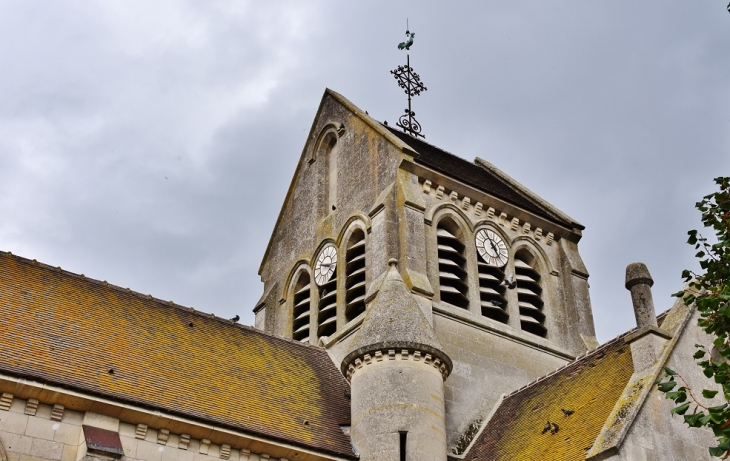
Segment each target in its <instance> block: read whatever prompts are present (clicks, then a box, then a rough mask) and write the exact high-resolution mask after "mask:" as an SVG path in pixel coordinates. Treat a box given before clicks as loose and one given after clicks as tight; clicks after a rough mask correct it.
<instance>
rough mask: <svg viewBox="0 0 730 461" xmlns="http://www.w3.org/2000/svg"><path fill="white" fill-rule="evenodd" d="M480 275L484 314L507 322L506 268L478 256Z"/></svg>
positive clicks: (480, 295)
mask: <svg viewBox="0 0 730 461" xmlns="http://www.w3.org/2000/svg"><path fill="white" fill-rule="evenodd" d="M477 269H478V273H479V274H478V275H479V300H480V304H481V310H482V315H483V316H484V317H488V318H490V319H493V320H496V321H498V322H502V323H507V320H509V314H507V300H506V299H505V297H504V293H505V289H506V287H505V286H504V284H503V283H502V282H503V280H504V268H500V267H496V266H493V265H490V264H487V263H486V262H485V261H484V259H483V258H482V257H481V256H477Z"/></svg>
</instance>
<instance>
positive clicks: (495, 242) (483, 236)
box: [476, 229, 509, 267]
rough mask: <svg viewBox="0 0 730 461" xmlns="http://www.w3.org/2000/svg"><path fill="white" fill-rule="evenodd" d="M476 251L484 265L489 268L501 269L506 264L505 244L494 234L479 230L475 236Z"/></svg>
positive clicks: (489, 231) (507, 252)
mask: <svg viewBox="0 0 730 461" xmlns="http://www.w3.org/2000/svg"><path fill="white" fill-rule="evenodd" d="M476 244H477V251H478V252H479V256H481V257H482V259H483V260H484V262H485V263H487V264H489V265H490V266H495V267H503V266H504V265H505V264H507V259H508V258H509V256H508V255H509V251H507V244H505V243H504V240H502V237H500V236H499V235H498V234H497V233H496V232H493V231H491V230H489V229H479V230H478V231H477V235H476Z"/></svg>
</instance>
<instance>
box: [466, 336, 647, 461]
mask: <svg viewBox="0 0 730 461" xmlns="http://www.w3.org/2000/svg"><path fill="white" fill-rule="evenodd" d="M633 369H634V367H633V361H632V359H631V348H630V347H629V345H628V344H625V342H624V336H621V337H619V338H616V339H615V340H612V341H609V342H608V343H606V344H604V345H603V346H601V347H599V348H598V349H596V350H595V351H593V352H591V353H590V354H588V355H586V356H584V357H581V358H578V359H576V360H575V361H573V362H571V363H570V364H568V365H566V366H565V367H563V368H561V369H560V370H558V371H557V372H555V373H553V374H551V375H548V376H546V377H543V378H540V379H539V380H538V381H535V382H533V383H532V384H530V385H528V386H526V387H524V388H522V389H520V390H518V391H516V392H514V393H512V394H510V395H508V396H507V397H505V399H504V401H503V402H502V404H501V405H500V406H499V408H498V409H497V411H496V412H495V413H494V416H493V417H492V418H491V419H490V420H489V421H488V422H487V423H486V426H485V427H484V429H483V430H482V431H481V433H480V434H479V436H478V437H477V439H476V440H475V441H474V443H473V444H472V446H471V447H470V448H469V451H468V452H467V453H466V455H465V457H464V459H465V461H487V460H489V461H499V460H505V461H522V460H524V461H533V460H537V459H550V460H555V461H568V460H571V461H572V460H581V459H585V456H586V453H587V452H588V449H590V447H591V446H592V445H593V442H594V441H595V440H596V438H597V437H598V435H599V433H600V431H601V428H602V427H603V425H604V424H605V422H606V420H607V419H608V416H609V414H610V413H611V410H612V409H613V407H614V406H615V405H616V402H617V401H618V399H619V398H620V396H621V394H622V392H623V390H624V388H625V387H626V385H627V383H628V382H629V379H630V378H631V375H632V374H633ZM562 409H565V410H571V411H573V412H574V413H573V414H571V415H569V416H566V415H565V414H563V412H562ZM548 421H550V422H551V423H555V424H557V425H558V428H559V429H558V431H557V432H556V433H555V434H553V433H551V431H547V432H545V433H543V430H544V428H545V425H546V423H547V422H548Z"/></svg>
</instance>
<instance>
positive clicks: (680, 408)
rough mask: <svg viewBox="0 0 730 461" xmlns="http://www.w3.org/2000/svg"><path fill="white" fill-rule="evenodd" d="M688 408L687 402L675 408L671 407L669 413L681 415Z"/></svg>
mask: <svg viewBox="0 0 730 461" xmlns="http://www.w3.org/2000/svg"><path fill="white" fill-rule="evenodd" d="M688 408H689V402H687V403H685V404H682V405H680V406H678V407H676V408H672V411H671V413H674V414H677V415H683V414H685V413H687V409H688Z"/></svg>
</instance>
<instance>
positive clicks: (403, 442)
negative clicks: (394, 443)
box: [398, 432, 408, 461]
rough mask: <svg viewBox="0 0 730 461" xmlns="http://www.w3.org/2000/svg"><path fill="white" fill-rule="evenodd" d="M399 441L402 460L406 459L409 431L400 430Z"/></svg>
mask: <svg viewBox="0 0 730 461" xmlns="http://www.w3.org/2000/svg"><path fill="white" fill-rule="evenodd" d="M398 435H399V443H400V450H399V451H400V461H406V445H407V439H408V432H399V433H398Z"/></svg>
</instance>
